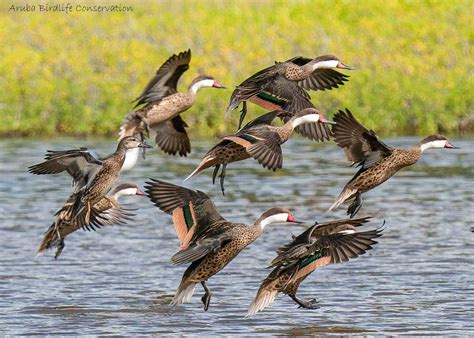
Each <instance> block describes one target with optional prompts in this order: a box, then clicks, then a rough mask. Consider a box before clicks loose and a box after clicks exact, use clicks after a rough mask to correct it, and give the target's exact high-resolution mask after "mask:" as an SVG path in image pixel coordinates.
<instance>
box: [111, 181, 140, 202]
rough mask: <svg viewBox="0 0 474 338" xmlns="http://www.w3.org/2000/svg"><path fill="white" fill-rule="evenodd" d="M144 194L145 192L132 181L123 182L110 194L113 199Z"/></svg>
mask: <svg viewBox="0 0 474 338" xmlns="http://www.w3.org/2000/svg"><path fill="white" fill-rule="evenodd" d="M132 195H138V196H144V195H145V193H144V192H143V191H141V190H140V188H139V187H138V186H137V185H136V184H134V183H123V184H120V185H118V186H117V187H116V188H115V189H114V190H113V191H112V196H113V197H114V198H115V200H118V199H119V198H120V197H122V196H132Z"/></svg>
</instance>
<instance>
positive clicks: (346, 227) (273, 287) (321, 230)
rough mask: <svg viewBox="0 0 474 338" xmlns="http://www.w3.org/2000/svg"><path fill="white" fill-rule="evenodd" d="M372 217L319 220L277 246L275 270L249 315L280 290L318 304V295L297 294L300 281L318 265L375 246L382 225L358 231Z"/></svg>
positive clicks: (304, 304)
mask: <svg viewBox="0 0 474 338" xmlns="http://www.w3.org/2000/svg"><path fill="white" fill-rule="evenodd" d="M369 219H370V217H364V218H357V219H342V220H337V221H332V222H327V223H321V224H318V223H316V224H315V225H313V226H312V227H310V228H308V229H307V230H306V231H304V232H303V233H302V234H300V235H299V236H297V237H293V240H292V241H291V242H290V243H289V244H287V245H285V246H283V247H281V248H279V249H278V250H277V257H276V258H275V259H274V260H273V261H272V263H271V266H270V267H272V268H273V271H272V272H271V273H270V274H269V275H268V277H267V278H265V280H264V281H263V282H262V284H261V285H260V288H259V290H258V292H257V296H256V298H255V300H254V301H253V302H252V304H251V305H250V307H249V310H248V312H247V316H253V315H255V314H256V313H257V312H259V311H262V310H263V309H265V308H266V307H267V306H268V305H270V304H271V303H273V302H274V301H275V298H276V296H277V295H278V293H280V292H281V293H284V294H286V295H288V296H289V297H290V298H291V299H292V300H293V301H294V302H295V303H296V304H298V305H299V306H300V307H302V308H305V309H316V308H318V307H319V306H318V301H317V300H316V299H311V300H303V299H300V298H298V297H297V296H296V292H297V291H298V287H299V286H300V284H301V283H302V282H303V281H304V280H305V279H306V277H308V276H309V275H310V274H311V273H312V272H313V271H314V270H316V269H317V268H320V267H323V266H326V265H328V264H336V263H341V262H346V261H348V260H350V259H353V258H356V257H359V256H360V255H363V254H365V253H366V252H367V251H368V250H371V249H372V246H373V245H374V244H377V241H375V240H374V239H376V238H378V237H380V236H381V235H382V230H383V229H382V227H380V228H378V229H375V230H369V231H363V232H358V231H357V227H359V226H361V225H364V223H367V222H368V221H369Z"/></svg>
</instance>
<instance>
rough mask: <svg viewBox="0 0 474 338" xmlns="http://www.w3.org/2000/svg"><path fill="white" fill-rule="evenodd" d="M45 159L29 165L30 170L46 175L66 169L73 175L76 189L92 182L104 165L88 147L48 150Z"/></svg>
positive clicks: (33, 172) (36, 173)
mask: <svg viewBox="0 0 474 338" xmlns="http://www.w3.org/2000/svg"><path fill="white" fill-rule="evenodd" d="M45 160H46V161H44V162H41V163H39V164H35V165H32V166H30V167H28V172H30V173H32V174H35V175H46V174H58V173H61V172H63V171H66V172H67V173H68V174H69V175H71V177H72V180H73V185H74V189H75V190H76V191H77V190H80V189H81V188H82V187H84V186H86V185H87V184H88V183H89V182H91V181H92V179H93V178H94V176H95V174H96V173H97V172H98V171H99V170H100V168H101V167H102V161H100V160H98V159H97V158H95V157H94V156H93V155H92V153H91V152H90V151H89V150H88V149H87V148H79V149H73V150H65V151H53V150H48V151H47V152H46V155H45Z"/></svg>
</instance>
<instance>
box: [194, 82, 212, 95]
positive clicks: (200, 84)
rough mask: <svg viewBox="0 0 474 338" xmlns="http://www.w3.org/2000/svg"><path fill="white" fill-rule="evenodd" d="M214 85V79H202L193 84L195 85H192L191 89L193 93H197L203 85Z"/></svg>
mask: <svg viewBox="0 0 474 338" xmlns="http://www.w3.org/2000/svg"><path fill="white" fill-rule="evenodd" d="M213 85H214V80H211V79H207V80H201V81H199V82H196V83H195V84H193V86H192V87H191V90H192V91H193V93H195V94H196V93H197V91H198V90H199V89H201V88H202V87H212V86H213Z"/></svg>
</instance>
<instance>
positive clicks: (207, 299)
mask: <svg viewBox="0 0 474 338" xmlns="http://www.w3.org/2000/svg"><path fill="white" fill-rule="evenodd" d="M201 285H202V287H203V288H204V292H205V293H204V296H202V298H201V301H202V303H203V304H204V311H207V310H208V309H209V304H210V303H211V290H209V288H208V287H207V285H206V282H204V281H203V282H201Z"/></svg>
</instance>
